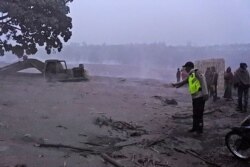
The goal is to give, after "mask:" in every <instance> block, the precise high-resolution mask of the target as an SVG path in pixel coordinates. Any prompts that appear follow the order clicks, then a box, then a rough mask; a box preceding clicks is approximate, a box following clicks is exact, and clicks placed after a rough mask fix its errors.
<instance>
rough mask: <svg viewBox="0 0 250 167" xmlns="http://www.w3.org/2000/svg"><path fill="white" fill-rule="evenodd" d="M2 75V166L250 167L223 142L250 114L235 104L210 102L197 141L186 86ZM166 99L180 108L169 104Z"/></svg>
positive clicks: (98, 78) (132, 80)
mask: <svg viewBox="0 0 250 167" xmlns="http://www.w3.org/2000/svg"><path fill="white" fill-rule="evenodd" d="M0 77H1V81H0V90H1V93H0V166H1V167H2V166H3V167H12V166H15V165H16V164H26V165H27V167H43V166H44V167H47V166H51V167H52V166H53V167H61V166H67V167H70V166H72V167H78V166H79V167H80V166H81V167H83V166H84V167H85V166H86V167H87V166H89V167H94V166H95V167H105V166H112V165H111V164H110V163H106V162H105V163H104V161H103V158H102V156H100V155H101V154H102V153H106V154H107V155H109V156H111V157H112V158H113V159H114V160H115V161H117V162H119V163H120V164H123V165H124V166H126V167H133V166H135V167H136V166H146V165H148V166H154V165H155V166H160V165H161V166H164V165H165V166H170V167H183V166H185V167H203V166H204V167H206V166H209V165H208V164H207V163H205V162H204V161H203V160H200V159H199V158H197V156H194V155H198V156H199V157H201V158H203V159H205V160H207V161H209V162H212V163H214V164H217V165H219V166H222V167H239V166H240V167H245V166H246V167H247V166H249V165H250V164H249V163H248V162H241V161H238V160H236V159H235V158H234V157H233V156H232V155H231V154H230V153H229V151H228V150H227V149H226V147H225V144H224V136H225V134H226V133H227V132H228V131H229V130H230V127H232V126H233V125H238V124H239V123H240V121H241V120H242V119H243V118H244V117H245V116H246V115H247V114H242V113H237V112H236V111H235V110H234V108H235V104H234V102H233V101H229V102H228V101H225V100H224V99H219V100H218V101H217V102H216V103H212V102H211V101H208V102H207V104H206V115H205V129H204V134H203V135H202V136H196V135H193V134H189V133H188V132H187V130H188V129H189V128H190V127H191V123H192V119H191V118H192V117H191V109H192V108H191V106H190V102H191V99H190V96H189V95H188V93H187V90H186V88H180V89H175V88H171V87H169V86H168V85H167V84H166V83H163V82H160V81H156V80H141V79H124V78H107V77H92V78H91V79H90V81H89V82H75V83H60V82H53V83H49V82H45V81H44V79H43V78H42V76H40V75H31V74H29V75H18V76H9V77H6V76H0ZM157 97H158V98H157ZM159 97H161V98H167V99H169V100H172V99H173V100H175V101H176V102H177V103H178V104H177V105H174V104H165V103H162V101H161V100H160V99H159ZM37 143H45V144H63V145H70V146H74V147H78V148H88V149H91V150H94V152H95V153H93V152H76V150H72V149H69V148H43V147H36V146H35V144H37ZM190 151H191V152H190Z"/></svg>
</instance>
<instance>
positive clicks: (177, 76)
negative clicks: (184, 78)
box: [176, 68, 181, 82]
mask: <svg viewBox="0 0 250 167" xmlns="http://www.w3.org/2000/svg"><path fill="white" fill-rule="evenodd" d="M176 79H177V82H180V80H181V71H180V69H179V68H178V69H177V72H176Z"/></svg>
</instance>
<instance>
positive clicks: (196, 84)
mask: <svg viewBox="0 0 250 167" xmlns="http://www.w3.org/2000/svg"><path fill="white" fill-rule="evenodd" d="M188 87H189V92H190V94H191V95H192V94H195V93H197V92H198V91H199V89H200V88H201V84H200V81H199V80H198V79H197V78H196V76H195V72H193V73H192V74H191V75H189V76H188Z"/></svg>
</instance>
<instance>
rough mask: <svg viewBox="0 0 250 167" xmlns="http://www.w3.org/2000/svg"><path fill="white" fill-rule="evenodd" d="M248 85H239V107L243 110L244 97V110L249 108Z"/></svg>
mask: <svg viewBox="0 0 250 167" xmlns="http://www.w3.org/2000/svg"><path fill="white" fill-rule="evenodd" d="M248 89H249V88H248V87H241V86H239V87H238V108H239V109H240V110H242V98H244V104H243V110H246V109H247V105H248Z"/></svg>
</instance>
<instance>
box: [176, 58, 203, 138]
mask: <svg viewBox="0 0 250 167" xmlns="http://www.w3.org/2000/svg"><path fill="white" fill-rule="evenodd" d="M183 67H184V68H185V71H186V72H187V73H188V77H187V78H186V79H184V80H183V81H181V82H177V83H173V84H172V85H173V86H174V87H176V88H179V87H181V86H183V85H185V84H188V87H189V92H190V94H191V96H192V106H193V127H192V129H190V130H189V132H196V133H197V134H202V133H203V113H204V108H205V102H206V100H207V99H208V90H207V84H206V80H205V77H204V75H203V74H202V73H201V72H200V70H198V69H194V63H193V62H191V61H189V62H186V64H185V65H184V66H183Z"/></svg>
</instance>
